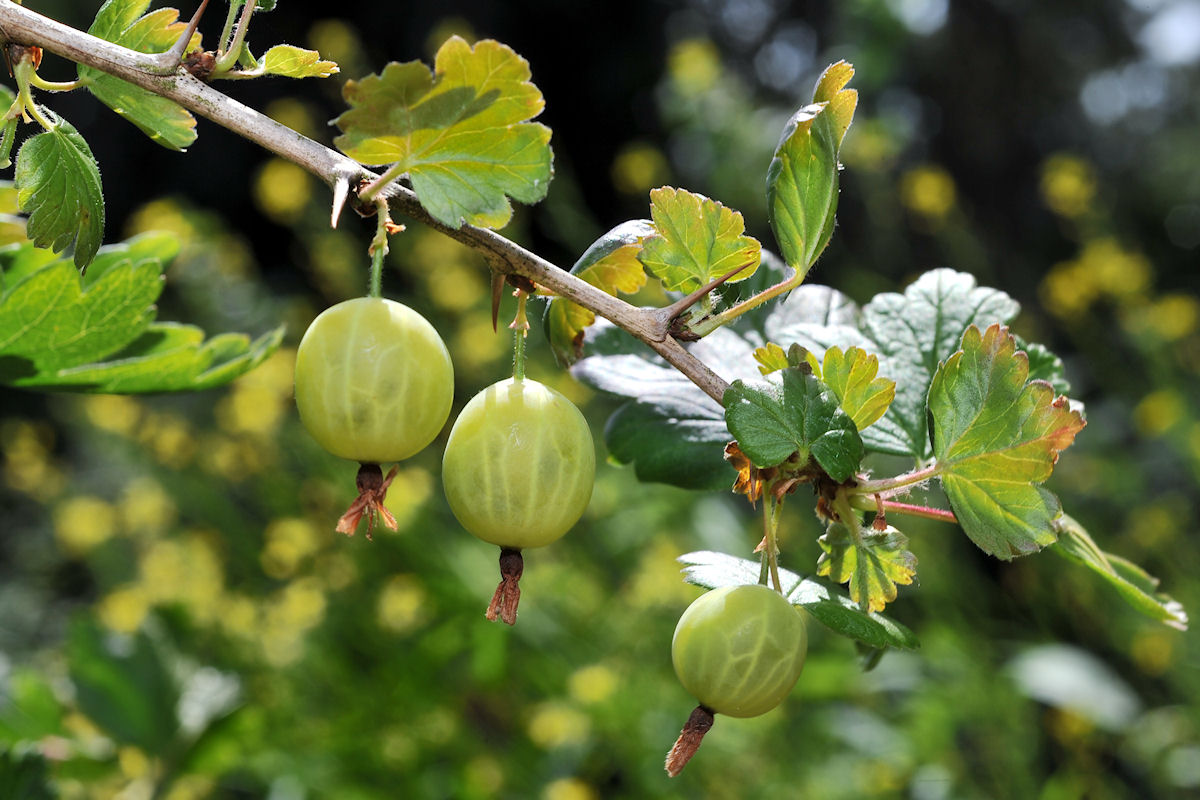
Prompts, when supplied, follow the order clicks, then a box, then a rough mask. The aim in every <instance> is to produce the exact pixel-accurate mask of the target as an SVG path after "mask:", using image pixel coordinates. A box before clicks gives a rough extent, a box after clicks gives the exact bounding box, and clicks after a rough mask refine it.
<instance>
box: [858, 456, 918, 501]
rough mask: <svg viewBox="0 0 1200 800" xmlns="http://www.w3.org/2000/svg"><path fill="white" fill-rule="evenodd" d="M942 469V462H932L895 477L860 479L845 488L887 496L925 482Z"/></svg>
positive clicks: (866, 493)
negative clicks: (873, 479)
mask: <svg viewBox="0 0 1200 800" xmlns="http://www.w3.org/2000/svg"><path fill="white" fill-rule="evenodd" d="M941 471H942V468H941V465H940V464H931V465H929V466H928V467H925V468H923V469H917V470H913V471H912V472H905V473H904V474H903V475H897V476H895V477H893V478H881V479H879V480H877V481H860V482H859V483H858V484H857V485H856V486H847V487H845V489H846V491H847V492H849V493H850V494H865V495H872V494H877V495H879V496H881V497H884V498H886V497H890V496H891V495H894V494H898V493H900V492H902V491H904V490H905V489H907V488H908V487H909V486H916V485H917V484H918V483H924V482H925V481H927V480H929V479H930V478H932V477H934V476H936V475H937V474H938V473H940V472H941Z"/></svg>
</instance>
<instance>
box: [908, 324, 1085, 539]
mask: <svg viewBox="0 0 1200 800" xmlns="http://www.w3.org/2000/svg"><path fill="white" fill-rule="evenodd" d="M1028 375H1029V361H1028V359H1027V358H1026V356H1025V354H1024V353H1019V352H1017V349H1016V342H1015V341H1014V340H1013V337H1012V335H1011V334H1009V332H1008V329H1007V328H1005V327H1003V326H1001V325H992V326H991V327H989V328H988V329H987V331H985V332H984V333H982V334H981V333H980V332H979V329H978V328H976V327H975V326H974V325H972V326H970V327H969V328H967V332H966V333H965V334H964V335H963V340H962V349H961V350H959V351H958V352H957V353H955V354H954V355H952V356H950V358H948V359H947V360H946V362H945V363H944V364H943V365H942V367H941V368H940V369H939V370H938V371H937V374H936V375H934V378H933V383H932V385H931V386H930V389H929V413H930V416H931V418H932V426H933V430H932V433H933V452H934V455H935V456H936V457H937V461H938V465H939V473H938V474H939V477H940V478H941V481H942V486H943V487H944V488H945V490H946V496H947V497H948V498H949V500H950V507H951V508H952V509H954V514H955V516H957V517H958V521H959V524H960V525H962V528H963V531H965V532H966V534H967V535H968V536H969V537H971V540H972V541H973V542H975V544H977V545H978V546H979V547H980V548H982V549H983V550H984V551H985V552H987V553H989V554H991V555H994V556H996V557H998V558H1002V559H1010V558H1013V557H1014V556H1020V555H1025V554H1027V553H1031V552H1034V551H1036V550H1039V549H1041V548H1042V547H1045V546H1046V545H1048V544H1051V543H1053V542H1054V540H1055V538H1056V535H1055V529H1054V524H1053V523H1054V521H1055V520H1056V519H1057V518H1058V516H1059V514H1060V513H1061V509H1060V507H1059V503H1058V498H1056V497H1055V496H1054V495H1053V494H1051V493H1050V492H1049V491H1047V490H1045V489H1043V488H1042V487H1041V486H1040V485H1039V484H1041V483H1042V482H1043V481H1045V480H1046V479H1047V478H1049V477H1050V473H1051V471H1053V469H1054V464H1055V462H1057V461H1058V454H1059V452H1060V451H1062V450H1064V449H1066V448H1067V447H1068V446H1070V444H1071V442H1073V441H1074V440H1075V434H1076V433H1078V432H1079V431H1080V430H1081V429H1082V428H1083V426H1084V424H1085V423H1084V421H1083V418H1082V417H1081V415H1080V414H1079V412H1077V411H1072V410H1071V409H1070V407H1069V404H1068V402H1067V399H1066V397H1062V396H1059V397H1057V398H1056V397H1055V395H1054V390H1053V389H1052V388H1051V386H1050V384H1048V383H1046V382H1044V381H1027V379H1028Z"/></svg>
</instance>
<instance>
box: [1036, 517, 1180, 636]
mask: <svg viewBox="0 0 1200 800" xmlns="http://www.w3.org/2000/svg"><path fill="white" fill-rule="evenodd" d="M1054 529H1055V530H1056V531H1057V532H1058V541H1057V542H1056V543H1055V544H1054V548H1053V549H1054V550H1055V551H1056V552H1058V553H1059V554H1061V555H1063V556H1066V557H1067V558H1068V559H1070V560H1071V561H1074V562H1075V563H1077V564H1082V565H1084V566H1085V567H1087V568H1088V569H1091V570H1092V571H1094V572H1096V573H1097V574H1099V575H1100V576H1101V577H1103V578H1104V579H1105V580H1106V581H1108V582H1109V583H1110V584H1112V585H1113V587H1115V588H1116V590H1117V592H1119V593H1120V595H1121V597H1122V598H1124V600H1125V602H1127V603H1129V605H1131V606H1133V607H1134V608H1135V609H1137V611H1139V612H1141V613H1142V614H1145V615H1146V616H1147V617H1150V618H1151V619H1154V620H1157V621H1158V622H1161V623H1163V624H1165V625H1169V626H1170V627H1172V628H1177V629H1178V630H1181V631H1183V630H1187V627H1188V615H1187V612H1186V611H1185V610H1184V608H1183V606H1182V605H1180V604H1179V603H1178V602H1177V601H1175V600H1173V599H1172V598H1171V597H1169V596H1167V595H1165V594H1162V593H1161V592H1159V591H1158V579H1157V578H1155V577H1152V576H1151V575H1149V574H1148V573H1146V571H1145V570H1143V569H1142V568H1141V567H1139V566H1137V565H1136V564H1134V563H1132V562H1130V561H1127V560H1125V559H1123V558H1121V557H1120V556H1115V555H1113V554H1111V553H1105V552H1104V551H1103V550H1101V549H1100V547H1099V545H1097V544H1096V542H1095V540H1093V539H1092V537H1091V536H1090V535H1089V534H1088V532H1087V530H1086V529H1084V527H1083V526H1082V525H1080V524H1079V523H1078V522H1077V521H1076V520H1075V519H1073V518H1072V517H1070V516H1068V515H1066V514H1062V515H1061V516H1059V518H1058V519H1057V520H1055V522H1054Z"/></svg>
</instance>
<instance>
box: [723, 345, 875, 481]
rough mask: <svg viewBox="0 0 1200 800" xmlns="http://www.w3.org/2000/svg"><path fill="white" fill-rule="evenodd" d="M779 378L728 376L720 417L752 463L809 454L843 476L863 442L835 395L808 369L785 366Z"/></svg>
mask: <svg viewBox="0 0 1200 800" xmlns="http://www.w3.org/2000/svg"><path fill="white" fill-rule="evenodd" d="M780 374H781V375H782V382H781V383H779V384H774V383H766V382H756V383H753V384H747V383H745V382H744V381H740V380H738V381H734V382H733V383H732V384H731V385H730V387H729V388H728V389H727V390H726V391H725V397H724V405H725V422H726V424H727V425H728V426H729V431H730V433H732V434H733V437H734V439H736V440H737V443H738V446H739V447H741V449H742V452H743V453H745V454H746V455H747V456H748V457H749V458H750V460H751V461H753V462H754V465H755V466H756V467H760V468H763V467H773V466H776V465H778V464H782V463H783V462H784V461H787V460H789V459H791V458H793V457H795V458H796V459H798V461H799V463H800V464H803V463H804V462H806V461H808V459H809V457H810V456H811V457H812V459H813V460H814V461H816V462H817V464H819V465H820V466H821V469H823V470H824V471H825V472H826V474H828V475H829V477H831V478H833V479H834V480H835V481H839V482H840V481H845V480H847V479H849V478H850V477H851V476H852V475H853V474H854V473H855V472H856V471H857V470H858V466H859V463H860V462H861V461H862V457H863V443H862V439H861V438H860V437H859V435H858V430H857V429H856V428H855V427H854V422H853V421H852V420H851V419H850V417H849V416H848V415H847V414H846V412H844V411H843V410H842V408H841V406H840V405H839V404H838V400H837V396H836V395H834V394H833V392H832V391H831V390H830V389H829V387H827V386H825V385H824V384H823V383H822V382H821V381H820V380H818V379H817V378H816V377H814V376H813V375H810V374H807V373H806V372H805V371H803V370H802V369H800V368H796V367H791V368H788V369H785V370H783V371H782V372H781V373H780Z"/></svg>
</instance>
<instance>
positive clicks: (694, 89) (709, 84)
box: [667, 39, 721, 95]
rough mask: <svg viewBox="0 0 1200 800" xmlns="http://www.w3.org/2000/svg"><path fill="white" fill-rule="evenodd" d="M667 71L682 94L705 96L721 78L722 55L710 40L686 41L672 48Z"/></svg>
mask: <svg viewBox="0 0 1200 800" xmlns="http://www.w3.org/2000/svg"><path fill="white" fill-rule="evenodd" d="M667 69H668V70H669V71H670V74H671V81H672V82H673V83H674V84H675V87H676V88H677V89H678V90H679V91H680V92H681V93H682V94H685V95H698V94H703V93H704V92H707V91H709V90H710V89H712V88H713V87H714V86H716V85H717V81H718V80H719V79H720V77H721V53H720V51H719V50H717V46H716V45H715V44H713V43H712V42H711V41H709V40H708V39H686V40H684V41H682V42H680V43H679V44H677V45H675V46H674V47H672V48H671V52H670V54H668V56H667Z"/></svg>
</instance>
